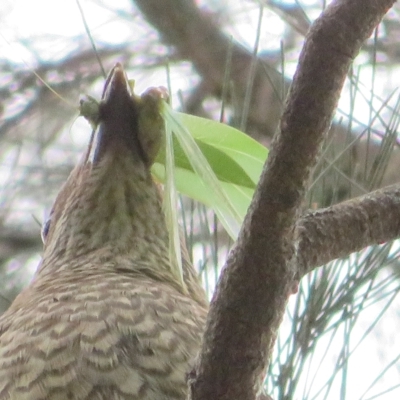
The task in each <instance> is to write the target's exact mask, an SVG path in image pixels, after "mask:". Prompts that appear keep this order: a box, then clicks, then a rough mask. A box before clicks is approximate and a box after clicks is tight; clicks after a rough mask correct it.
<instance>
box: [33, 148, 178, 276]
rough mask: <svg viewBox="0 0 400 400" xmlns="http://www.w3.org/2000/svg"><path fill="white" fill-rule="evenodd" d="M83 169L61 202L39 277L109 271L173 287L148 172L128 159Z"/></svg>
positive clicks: (160, 215) (108, 159) (154, 190)
mask: <svg viewBox="0 0 400 400" xmlns="http://www.w3.org/2000/svg"><path fill="white" fill-rule="evenodd" d="M107 163H113V164H114V165H107ZM80 168H81V170H80V171H79V170H78V171H77V172H76V171H75V172H74V173H73V176H72V179H74V180H75V182H72V184H71V182H70V184H68V182H67V185H68V187H69V188H70V193H64V198H63V199H60V201H63V203H64V204H63V207H62V208H63V210H62V213H61V215H59V216H58V218H57V221H56V223H57V226H56V227H55V232H54V234H53V236H52V237H51V238H50V240H49V243H46V246H45V250H44V255H43V262H42V265H41V267H40V269H39V271H38V275H40V274H44V273H46V274H47V273H54V272H56V271H58V272H61V271H62V270H64V269H68V268H74V267H75V268H78V269H88V268H94V269H95V268H99V269H103V268H104V267H107V268H109V269H111V270H112V269H115V270H116V272H117V271H118V269H120V268H123V269H124V270H125V271H127V270H129V269H131V271H132V273H143V274H146V275H148V276H150V277H152V278H155V279H160V280H164V281H170V282H174V283H175V282H176V281H177V277H176V276H174V272H173V270H172V268H171V263H170V260H169V252H168V243H169V242H168V232H167V228H166V224H165V217H164V214H163V211H162V208H161V200H160V196H159V193H158V190H157V187H156V186H155V184H154V182H153V181H152V178H151V176H150V173H149V171H148V170H147V169H146V168H144V167H143V166H141V165H137V166H135V165H134V164H133V163H132V162H131V161H130V160H129V158H128V157H124V156H121V157H115V156H114V157H105V158H104V160H102V161H101V163H100V164H99V165H96V166H92V165H90V164H86V165H84V166H83V167H80ZM110 171H111V173H112V176H110ZM70 179H71V178H70ZM65 197H67V200H65ZM58 200H59V199H57V201H58ZM55 210H56V211H57V204H56V205H55ZM89 260H90V265H88V261H89Z"/></svg>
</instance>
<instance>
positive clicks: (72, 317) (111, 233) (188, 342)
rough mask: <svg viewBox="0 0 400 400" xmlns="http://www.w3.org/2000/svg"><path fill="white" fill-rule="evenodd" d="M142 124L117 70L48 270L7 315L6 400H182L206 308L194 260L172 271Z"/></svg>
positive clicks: (68, 189) (63, 207) (56, 210)
mask: <svg viewBox="0 0 400 400" xmlns="http://www.w3.org/2000/svg"><path fill="white" fill-rule="evenodd" d="M152 95H154V93H153V94H152ZM139 115H140V101H139V99H138V98H137V97H135V96H132V94H131V93H130V89H129V85H128V83H127V81H126V77H125V74H124V71H123V69H122V67H121V66H120V65H119V64H117V65H116V67H115V68H114V69H113V71H112V72H111V73H110V77H109V79H108V81H107V83H106V87H105V91H104V94H103V100H102V102H101V104H100V109H99V133H98V137H97V142H96V145H95V146H94V155H93V157H89V156H88V154H86V155H84V157H83V159H82V162H80V163H79V164H78V166H77V167H76V168H75V170H74V171H73V172H72V173H71V176H70V177H69V179H68V181H67V182H66V184H65V185H64V187H63V188H62V190H61V191H60V193H59V195H58V197H57V199H56V202H55V204H54V207H53V210H52V213H51V217H50V223H49V225H48V229H46V231H47V230H48V232H46V234H45V236H46V238H45V246H44V253H43V261H42V262H41V265H40V266H39V268H38V271H37V273H36V275H35V277H34V279H33V282H32V283H31V284H30V286H29V287H28V288H27V289H25V290H24V291H23V292H22V293H21V294H20V295H19V296H18V297H17V298H16V300H15V301H14V302H13V303H12V305H11V306H10V308H9V310H8V311H7V312H6V313H5V314H3V315H2V316H1V318H0V400H11V399H12V400H28V399H29V400H39V399H42V400H44V399H46V400H56V399H57V400H66V399H72V400H89V399H93V400H100V399H101V400H116V399H118V400H128V399H132V400H138V399H143V400H161V399H171V400H175V399H182V400H183V399H184V398H185V394H186V379H185V378H186V373H187V372H188V370H189V369H190V365H191V362H192V360H193V357H194V356H195V354H196V352H197V350H198V348H199V344H200V338H201V334H202V329H203V325H204V319H205V314H206V309H207V301H206V297H205V293H204V291H203V289H202V288H201V286H200V285H199V282H198V281H197V277H196V273H195V271H194V269H193V267H192V266H191V265H190V264H189V263H188V262H187V260H185V261H184V263H183V265H184V285H182V283H180V280H179V279H177V277H176V272H175V271H174V269H173V268H172V266H171V263H170V260H169V253H168V234H167V229H166V226H165V220H164V215H163V212H162V209H161V202H160V196H159V193H158V190H157V188H156V186H155V184H154V183H153V181H152V178H151V175H150V170H149V168H150V166H151V163H152V162H153V159H152V158H153V157H154V153H155V151H154V149H153V148H152V146H153V145H154V146H157V145H159V143H157V142H158V141H159V140H161V138H159V135H157V133H155V132H152V133H151V140H150V141H147V142H146V143H144V144H143V143H141V141H143V140H145V139H143V137H144V136H143V135H145V132H143V129H142V130H141V127H142V128H143V126H147V125H146V124H144V125H143V124H142V125H141V124H140V122H139V120H140V118H139ZM90 159H92V160H91V161H89V160H90Z"/></svg>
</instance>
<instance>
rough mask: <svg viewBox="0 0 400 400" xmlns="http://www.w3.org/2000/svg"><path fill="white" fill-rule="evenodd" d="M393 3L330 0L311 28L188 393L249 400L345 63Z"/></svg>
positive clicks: (281, 302)
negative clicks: (295, 231)
mask: <svg viewBox="0 0 400 400" xmlns="http://www.w3.org/2000/svg"><path fill="white" fill-rule="evenodd" d="M393 3H394V1H393V0H387V1H377V0H339V1H336V2H333V3H332V4H331V5H330V6H329V7H328V8H327V10H326V11H325V12H324V13H323V15H322V16H321V17H320V18H319V19H318V20H317V21H316V22H315V23H314V25H313V27H312V28H311V30H310V32H309V34H308V37H307V40H306V42H305V45H304V48H303V50H302V53H301V56H300V60H299V65H298V68H297V72H296V74H295V77H294V80H293V84H292V87H291V90H290V93H289V96H288V101H287V104H286V107H285V111H284V114H283V117H282V120H281V127H280V131H279V132H278V134H277V135H276V137H275V138H274V140H273V143H272V146H271V150H270V155H269V158H268V160H267V163H266V166H265V168H264V171H263V174H262V177H261V180H260V183H259V185H258V188H257V190H256V193H255V196H254V198H253V201H252V204H251V207H250V210H249V213H248V214H247V216H246V219H245V222H244V225H243V228H242V230H241V232H240V235H239V239H238V241H237V243H236V246H235V248H234V249H233V250H232V252H231V253H230V255H229V257H228V260H227V263H226V265H225V267H224V269H223V271H222V274H221V277H220V280H219V283H218V285H217V289H216V291H215V294H214V297H213V300H212V303H211V308H210V312H209V315H208V319H207V326H206V332H205V335H204V339H203V345H202V350H201V352H200V355H199V360H198V365H197V367H196V368H195V370H194V371H193V373H192V374H191V377H190V381H189V386H190V395H189V397H190V398H191V399H193V400H200V399H201V400H206V399H241V400H247V399H249V400H250V399H254V398H255V397H256V394H257V392H258V390H259V387H260V382H261V381H260V377H261V375H262V373H263V371H265V368H266V366H267V364H268V358H269V357H270V355H271V351H272V348H273V345H274V342H275V337H276V332H277V330H278V328H279V325H280V322H281V319H282V315H283V313H284V310H285V306H286V303H287V298H288V296H289V294H290V291H291V290H292V285H293V280H294V277H295V274H296V272H298V271H296V268H295V263H293V261H294V235H293V231H294V225H295V222H296V217H297V214H298V212H299V208H300V205H301V201H302V200H303V198H304V193H305V189H306V182H307V181H308V179H309V176H310V169H311V168H312V167H313V166H314V165H315V162H316V159H317V154H318V150H319V146H320V143H321V140H322V138H323V134H324V133H326V131H327V130H328V128H329V125H330V122H331V118H332V115H333V112H334V110H335V107H336V105H337V102H338V98H339V95H340V91H341V88H342V85H343V82H344V79H345V77H346V73H347V71H348V68H349V66H350V64H351V62H352V60H353V59H354V57H355V56H356V55H357V53H358V51H359V49H360V46H361V44H362V42H363V41H364V40H366V39H367V38H368V37H369V36H370V35H371V33H372V31H373V29H374V28H375V27H376V25H377V24H378V23H379V21H380V19H381V18H382V17H383V15H384V13H386V12H387V10H388V9H389V8H390V7H391V6H392V5H393Z"/></svg>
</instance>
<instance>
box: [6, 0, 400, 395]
mask: <svg viewBox="0 0 400 400" xmlns="http://www.w3.org/2000/svg"><path fill="white" fill-rule="evenodd" d="M211 3H212V2H209V4H211ZM305 3H306V2H305V1H303V4H305ZM131 4H132V3H131V2H130V1H129V0H112V1H110V0H106V1H97V2H96V1H84V0H82V2H81V5H82V8H83V10H84V12H85V17H86V19H87V22H88V25H89V27H90V29H91V32H92V35H93V37H94V39H95V41H97V42H98V43H101V42H102V41H103V42H108V43H119V42H122V41H125V40H140V39H141V37H145V36H146V35H147V34H148V31H147V30H146V26H145V25H144V24H143V22H140V21H139V20H138V24H137V25H138V30H137V32H136V35H137V37H135V38H134V39H132V38H131V37H130V36H131V32H132V27H131V24H132V22H131V21H130V20H129V21H128V19H125V18H124V13H125V12H126V10H129V9H131V8H132V5H131ZM212 4H213V8H214V9H218V10H223V9H224V4H229V7H230V9H231V10H232V9H233V10H234V11H232V15H230V16H229V18H230V21H231V22H232V26H235V28H234V29H232V30H231V31H230V32H229V29H228V28H227V29H226V30H227V31H228V32H229V33H231V34H232V35H233V37H234V38H235V39H236V40H239V41H241V42H242V43H244V44H246V45H248V46H250V47H252V46H253V44H254V41H255V37H256V30H255V27H256V25H257V18H258V13H259V10H258V9H257V7H255V6H254V4H253V3H251V2H246V1H234V0H232V1H228V0H225V1H219V2H218V1H214V2H213V3H212ZM115 9H119V10H121V13H120V14H119V15H117V14H116V13H115V12H114V11H110V10H115ZM0 10H1V12H2V24H1V27H0V53H1V54H2V57H6V58H8V59H10V60H12V61H13V62H15V63H18V64H25V65H27V66H35V64H36V62H37V60H38V59H40V60H41V61H54V60H57V59H59V58H62V57H64V56H65V55H66V54H68V53H69V52H70V51H71V50H72V49H74V48H80V47H81V46H83V45H85V46H86V47H88V46H89V42H88V41H87V37H86V34H85V30H84V27H83V23H82V20H81V15H80V13H79V10H78V7H77V5H76V2H75V1H73V0H70V1H54V0H35V1H31V0H3V1H2V4H1V6H0ZM283 29H284V25H283V23H282V22H281V20H280V19H279V18H278V17H277V16H276V15H274V14H272V13H269V12H267V11H266V12H265V13H264V23H263V28H262V35H261V41H260V43H261V47H260V51H263V50H266V49H268V50H270V49H271V48H276V49H279V48H280V40H281V35H282V32H283ZM78 36H79V38H80V40H79V41H76V40H74V41H69V40H67V39H68V38H76V37H78ZM154 38H156V35H154ZM263 43H265V47H264V48H263ZM163 51H164V50H163V47H162V46H160V52H163ZM361 62H362V60H357V61H356V66H357V65H361ZM179 68H182V70H180V69H179ZM179 68H177V69H175V70H173V71H172V78H173V82H174V87H175V88H176V90H178V89H182V88H185V87H187V86H188V85H189V84H191V82H188V81H186V80H180V77H181V76H182V73H181V72H182V71H186V69H187V68H189V67H188V66H185V65H184V64H183V65H182V66H181V67H179ZM294 69H295V63H288V64H287V66H286V72H287V74H288V75H290V74H292V73H293V72H294ZM398 76H399V74H398V73H397V71H387V70H385V71H382V72H380V71H378V75H377V78H376V81H375V85H376V88H375V89H376V92H377V93H378V94H379V95H381V96H382V97H385V96H387V95H388V89H390V90H393V89H394V88H395V87H397V85H398V80H399V78H398ZM140 78H141V77H135V79H136V81H137V87H138V91H139V92H140V91H141V90H144V88H145V87H147V86H149V79H150V80H151V85H152V86H158V85H164V86H166V76H165V71H160V72H158V73H155V72H150V73H149V72H147V73H145V72H144V73H143V79H140ZM193 79H195V78H193ZM370 81H371V69H370V68H368V67H362V69H361V82H364V83H365V85H366V87H367V88H368V87H369V83H370ZM101 82H102V79H99V87H98V88H97V90H98V91H99V90H100V87H101ZM94 91H96V88H95V89H94ZM365 94H366V96H367V98H369V91H368V89H365ZM68 100H69V101H71V102H72V103H77V99H68ZM366 104H367V103H366V102H365V101H363V100H362V99H361V98H359V100H358V101H357V103H356V111H355V116H356V118H357V119H359V120H360V121H362V122H365V123H367V122H368V118H369V109H368V108H367V107H366ZM340 107H341V109H342V110H343V112H344V113H346V110H348V109H349V95H346V92H344V95H343V96H342V99H341V102H340ZM83 132H84V133H83ZM89 133H90V132H89V129H88V128H87V126H86V124H85V122H84V121H76V122H74V123H72V125H71V127H70V128H69V129H67V130H66V131H65V132H64V133H63V135H62V136H61V137H60V143H67V142H69V143H71V142H72V143H73V144H74V145H75V146H76V147H77V148H80V147H82V146H84V145H85V143H86V141H87V138H88V135H89ZM0 176H1V171H0ZM40 212H42V211H40ZM199 261H200V260H199ZM37 262H38V260H36V259H35V260H32V265H33V266H34V268H36V265H37ZM295 301H296V300H295V297H293V298H292V301H291V306H292V307H293V306H294V303H295ZM382 307H383V306H382V303H376V304H375V305H372V306H371V307H370V311H369V313H363V314H361V318H360V321H358V323H357V326H358V329H359V336H360V337H361V336H362V334H363V333H364V332H365V329H367V327H368V326H369V323H370V322H371V321H372V320H373V318H374V316H375V315H377V314H378V313H379V312H380V310H381V309H382ZM399 310H400V302H399V300H396V301H395V304H394V305H393V306H392V307H391V309H390V310H389V311H388V312H387V313H386V315H385V317H384V318H383V319H382V320H381V321H380V322H379V324H378V327H377V328H376V329H375V330H374V331H373V332H372V333H371V334H370V335H369V337H368V338H367V339H366V340H365V341H364V342H363V344H362V345H361V346H360V347H359V348H358V349H357V351H356V352H355V354H354V356H353V357H352V358H351V363H350V366H349V382H348V390H347V398H349V399H359V398H360V396H361V394H362V393H363V392H364V391H365V390H366V388H367V387H368V385H369V384H370V383H372V381H373V379H374V378H375V377H376V376H377V374H378V373H379V371H380V370H381V369H382V368H383V367H384V366H385V365H387V364H388V363H389V362H390V360H391V359H392V358H393V357H396V355H398V354H399V352H400V335H399V334H398V332H399V328H400V326H399V325H400V324H399ZM284 326H288V324H287V323H285V324H284ZM283 331H284V329H283ZM356 336H357V335H355V336H352V340H353V341H356V339H355V338H356ZM338 340H340V339H338ZM329 343H330V342H329V334H326V340H324V341H321V343H320V346H321V349H320V350H321V351H320V352H318V353H317V356H316V358H315V359H314V360H313V362H312V366H311V367H310V369H311V371H312V370H315V373H317V375H316V380H317V381H318V382H321V384H322V383H324V382H325V379H326V378H327V377H328V376H329V375H330V372H331V368H332V364H331V363H329V362H327V360H329V359H332V360H333V359H334V358H333V354H335V353H337V347H335V345H334V344H329ZM354 344H355V343H350V347H351V346H353V345H354ZM326 348H329V352H328V353H327V354H326V355H324V356H322V354H323V351H325V350H326ZM319 355H321V357H323V358H324V359H325V362H324V363H323V364H322V365H321V366H319V363H318V362H317V361H318V358H320V357H319ZM399 375H400V362H399V361H397V362H396V363H394V365H393V368H391V369H390V370H389V371H388V372H387V374H385V376H384V378H383V379H382V380H381V382H380V384H379V385H378V386H377V388H375V389H374V391H373V393H376V392H377V391H380V390H384V389H385V388H388V387H390V386H392V385H395V384H397V383H398V382H399V381H400V380H399ZM319 386H320V385H319V384H316V385H315V388H318V387H319ZM334 394H335V395H334ZM371 395H372V393H368V394H367V395H366V396H365V397H362V399H363V400H366V399H368V398H370V396H371ZM309 398H310V399H311V398H312V396H311V397H309ZM315 398H316V399H320V398H322V397H318V396H317V397H315ZM339 398H341V397H340V396H339V393H338V391H336V392H335V391H332V394H331V395H330V396H328V399H332V400H333V399H339ZM380 398H381V399H384V400H392V399H393V400H395V399H399V398H400V391H399V390H397V391H393V392H391V393H389V394H387V395H383V396H382V397H380Z"/></svg>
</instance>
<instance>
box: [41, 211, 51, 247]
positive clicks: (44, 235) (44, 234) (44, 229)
mask: <svg viewBox="0 0 400 400" xmlns="http://www.w3.org/2000/svg"><path fill="white" fill-rule="evenodd" d="M50 221H51V218H50V217H49V218H47V220H46V222H45V223H44V224H43V226H42V231H41V235H42V241H43V243H46V238H47V235H48V233H49V229H50Z"/></svg>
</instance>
